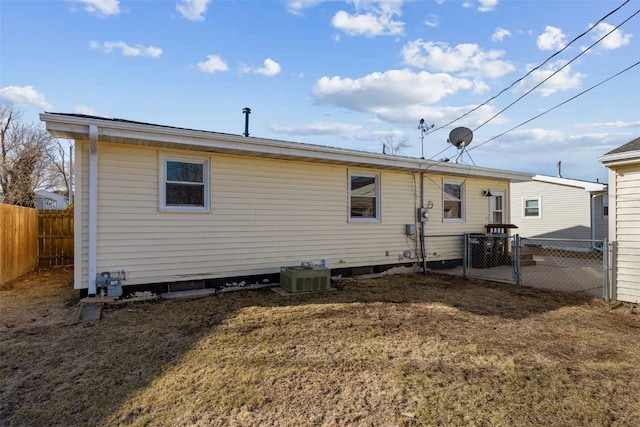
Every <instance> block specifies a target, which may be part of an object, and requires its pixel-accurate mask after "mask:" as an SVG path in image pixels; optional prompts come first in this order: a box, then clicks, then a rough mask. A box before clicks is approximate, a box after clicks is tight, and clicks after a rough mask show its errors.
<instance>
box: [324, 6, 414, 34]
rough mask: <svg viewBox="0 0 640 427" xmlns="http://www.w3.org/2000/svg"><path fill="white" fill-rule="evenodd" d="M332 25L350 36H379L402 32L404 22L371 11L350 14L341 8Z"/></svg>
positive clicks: (332, 20)
mask: <svg viewBox="0 0 640 427" xmlns="http://www.w3.org/2000/svg"><path fill="white" fill-rule="evenodd" d="M331 23H332V24H333V26H334V27H335V28H337V29H339V30H341V31H344V32H345V33H347V34H349V35H350V36H360V35H363V36H368V37H373V36H381V35H396V34H402V31H403V30H404V23H403V22H400V21H394V20H392V19H391V18H390V17H389V16H381V15H374V14H372V13H366V14H359V15H358V14H356V15H351V14H349V13H347V12H345V11H343V10H341V11H338V12H337V13H336V14H335V16H334V17H333V19H331Z"/></svg>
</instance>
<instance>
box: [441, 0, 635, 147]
mask: <svg viewBox="0 0 640 427" xmlns="http://www.w3.org/2000/svg"><path fill="white" fill-rule="evenodd" d="M629 1H631V0H626V1H624V2H623V3H622V4H621V5H620V6H618V7H616V8H615V9H613V10H612V11H610V12H609V13H607V14H606V15H605V16H603V17H602V18H600V19H599V20H598V21H597V22H596V23H595V24H593V26H591V27H589V29H587V30H586V31H584V32H583V33H582V34H580V35H578V36H577V37H575V38H574V39H573V40H571V41H570V42H569V43H567V44H566V45H565V46H564V47H563V48H562V49H560V50H559V51H557V52H556V53H554V54H553V55H551V56H550V57H548V58H547V59H545V60H544V62H542V63H541V64H539V65H538V66H536V67H534V68H532V69H531V70H529V71H528V72H527V73H526V74H525V75H524V76H522V77H520V78H519V79H518V80H516V81H514V82H513V83H511V84H510V85H509V86H507V87H506V88H504V89H502V90H501V91H500V92H498V93H497V94H496V95H494V96H492V97H491V98H489V99H488V100H486V101H485V102H483V103H482V104H479V105H477V106H476V107H475V108H473V109H471V110H469V111H467V112H466V113H464V114H463V115H461V116H460V117H458V118H456V119H453V120H452V121H450V122H449V123H447V124H445V125H442V126H439V127H437V128H436V129H434V130H433V131H432V132H431V133H433V132H436V131H439V130H441V129H444V128H445V127H447V126H449V125H451V124H453V123H455V122H457V121H458V120H460V119H462V118H464V117H466V116H468V115H469V114H471V113H473V112H474V111H476V110H477V109H478V108H480V107H482V106H484V105H487V104H488V103H489V102H491V101H493V100H494V99H496V98H497V97H498V96H500V95H502V94H503V93H505V92H506V91H508V90H509V89H511V88H512V87H514V86H515V85H516V84H518V83H520V82H521V81H522V80H524V79H526V78H527V77H529V75H530V74H531V73H533V72H534V71H536V70H538V69H539V68H540V67H542V66H543V65H545V64H546V63H547V62H549V61H551V60H552V59H553V58H555V57H556V56H557V55H559V54H560V53H562V52H564V51H565V50H566V49H567V48H568V47H569V46H571V45H572V44H573V43H575V42H576V41H577V40H579V39H580V38H582V37H584V36H585V35H586V34H587V33H589V31H591V30H593V29H594V28H596V27H597V26H598V24H600V23H601V22H602V21H604V20H605V19H607V18H608V17H609V16H611V15H613V14H614V13H616V12H617V11H618V10H620V9H621V8H622V7H623V6H624V5H626V4H627V3H629ZM438 154H440V153H438ZM436 156H437V154H436ZM434 157H435V156H434Z"/></svg>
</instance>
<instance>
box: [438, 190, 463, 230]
mask: <svg viewBox="0 0 640 427" xmlns="http://www.w3.org/2000/svg"><path fill="white" fill-rule="evenodd" d="M442 198H443V200H442V207H443V212H442V218H443V219H444V221H464V184H463V183H461V182H447V181H445V182H444V183H443V185H442Z"/></svg>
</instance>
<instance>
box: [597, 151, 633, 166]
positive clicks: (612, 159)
mask: <svg viewBox="0 0 640 427" xmlns="http://www.w3.org/2000/svg"><path fill="white" fill-rule="evenodd" d="M598 161H599V162H600V163H602V164H603V165H605V166H606V167H608V168H610V167H611V166H624V165H629V164H635V163H638V162H640V150H633V151H624V152H622V153H615V154H605V155H604V156H601V157H598Z"/></svg>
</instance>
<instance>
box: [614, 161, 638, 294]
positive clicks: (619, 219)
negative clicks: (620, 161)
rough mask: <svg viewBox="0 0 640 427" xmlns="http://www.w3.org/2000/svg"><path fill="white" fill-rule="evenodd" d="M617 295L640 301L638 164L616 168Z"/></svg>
mask: <svg viewBox="0 0 640 427" xmlns="http://www.w3.org/2000/svg"><path fill="white" fill-rule="evenodd" d="M616 172H617V173H616V197H615V203H616V206H615V211H616V239H617V254H618V256H617V269H616V270H617V283H616V285H617V298H616V299H618V300H621V301H630V302H636V303H637V302H640V215H639V214H638V212H639V209H640V165H635V166H628V167H624V168H619V169H617V170H616Z"/></svg>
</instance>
